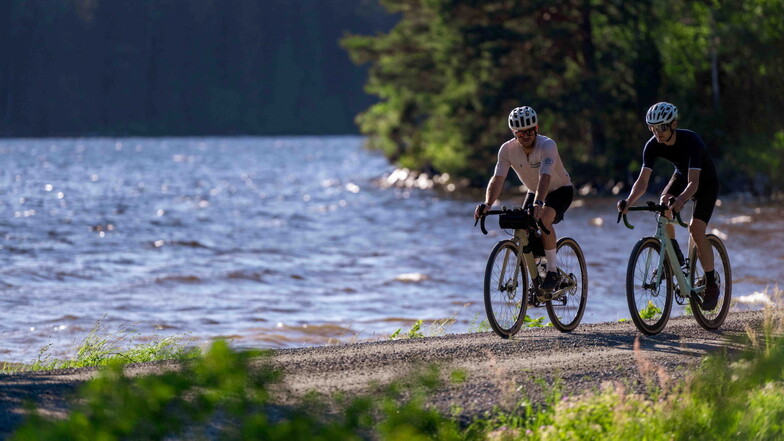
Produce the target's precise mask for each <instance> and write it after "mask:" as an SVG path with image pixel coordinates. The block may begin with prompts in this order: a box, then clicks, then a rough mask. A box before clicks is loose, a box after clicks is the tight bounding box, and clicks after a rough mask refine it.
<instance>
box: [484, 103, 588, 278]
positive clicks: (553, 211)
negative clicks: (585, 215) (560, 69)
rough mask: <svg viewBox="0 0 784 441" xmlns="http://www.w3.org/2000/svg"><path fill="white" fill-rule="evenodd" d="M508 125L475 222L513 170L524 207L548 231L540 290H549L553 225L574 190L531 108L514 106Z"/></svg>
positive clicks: (555, 268) (553, 275)
mask: <svg viewBox="0 0 784 441" xmlns="http://www.w3.org/2000/svg"><path fill="white" fill-rule="evenodd" d="M508 122H509V129H510V130H511V131H512V134H513V135H514V138H512V139H510V140H509V141H506V142H505V143H504V144H503V145H501V148H500V149H499V151H498V162H497V163H496V165H495V172H494V173H493V177H492V178H490V182H489V183H488V184H487V191H486V194H485V200H484V202H483V203H481V204H479V205H478V206H477V207H476V210H474V219H478V218H479V217H480V216H481V215H482V214H484V213H485V212H487V211H488V210H489V209H490V207H491V206H492V205H493V203H494V202H495V201H496V200H497V199H498V197H499V196H500V195H501V190H502V189H503V186H504V181H505V180H506V176H507V174H508V173H509V169H510V168H512V169H513V170H514V171H515V173H517V176H518V177H519V178H520V180H521V181H522V182H523V184H524V185H525V186H526V187H527V188H528V193H527V194H526V198H525V202H523V208H526V209H530V210H533V216H534V218H535V219H536V220H540V221H541V222H542V225H544V227H545V228H547V230H549V232H550V233H549V234H547V233H544V232H542V244H543V245H544V252H545V258H546V259H547V275H546V276H545V279H544V282H543V283H542V285H541V288H542V289H543V290H545V291H551V290H553V289H555V288H557V287H558V284H559V282H560V276H559V274H558V266H557V264H556V260H555V256H556V253H555V251H556V243H557V237H556V234H555V229H554V228H553V224H556V223H558V222H560V221H561V220H563V216H564V213H566V210H567V209H568V208H569V206H570V205H571V204H572V199H573V198H574V187H572V180H571V178H569V173H567V172H566V169H565V168H564V166H563V162H562V161H561V156H560V155H559V154H558V147H557V146H556V144H555V141H553V140H552V139H550V138H548V137H546V136H544V135H540V134H539V133H538V131H539V119H538V116H537V114H536V111H534V109H532V108H531V107H528V106H523V107H517V108H515V109H513V110H512V112H511V113H510V114H509V121H508Z"/></svg>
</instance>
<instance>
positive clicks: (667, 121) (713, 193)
mask: <svg viewBox="0 0 784 441" xmlns="http://www.w3.org/2000/svg"><path fill="white" fill-rule="evenodd" d="M645 122H646V123H647V124H648V129H649V130H650V131H651V132H652V133H653V136H652V137H651V139H649V140H648V142H647V143H646V144H645V148H644V149H643V154H642V161H643V162H642V170H640V176H639V177H638V178H637V181H635V183H634V185H633V186H632V189H631V191H630V192H629V196H628V197H627V198H626V199H623V200H621V201H619V202H618V211H620V212H621V213H626V210H627V209H628V207H629V206H631V205H632V204H634V203H635V202H636V201H637V199H639V198H640V197H641V196H642V195H643V194H645V192H646V191H647V189H648V181H649V179H650V177H651V171H652V167H653V163H654V162H655V161H656V158H664V159H666V160H668V161H670V162H671V163H672V164H673V165H674V166H675V172H674V173H673V175H672V178H670V182H669V183H668V184H667V186H666V187H665V188H664V191H663V192H662V195H661V202H660V203H662V204H668V205H670V207H671V208H672V210H673V211H676V212H679V211H681V210H682V209H683V207H684V205H686V203H687V202H688V201H689V200H690V199H694V200H695V204H694V211H693V214H692V219H691V222H690V223H689V234H690V235H691V239H692V240H693V241H694V243H695V244H696V245H697V253H698V255H699V258H700V262H702V268H703V270H705V278H706V289H705V297H704V299H703V303H702V309H705V310H711V309H713V308H715V307H716V303H717V302H718V299H719V287H718V285H717V283H716V274H715V272H714V268H713V265H714V261H713V250H712V249H711V246H710V243H708V240H707V239H706V237H705V231H706V230H707V227H708V222H709V221H710V218H711V215H712V214H713V207H714V206H715V205H716V199H717V197H718V194H719V179H718V176H717V174H716V168H715V167H714V165H713V160H712V159H711V157H710V154H709V153H708V148H707V146H706V145H705V143H704V142H703V141H702V139H701V138H700V136H699V135H697V134H696V133H695V132H693V131H691V130H685V129H678V109H677V108H676V107H675V106H674V105H672V104H670V103H667V102H660V103H656V104H654V105H653V106H651V107H650V108H649V109H648V112H647V113H646V115H645ZM667 235H668V236H669V237H670V239H671V240H672V244H673V247H674V248H675V251H676V254H677V255H678V260H680V264H681V265H683V263H684V262H683V253H682V252H681V251H680V247H679V246H678V242H676V241H675V227H673V226H672V225H668V228H667Z"/></svg>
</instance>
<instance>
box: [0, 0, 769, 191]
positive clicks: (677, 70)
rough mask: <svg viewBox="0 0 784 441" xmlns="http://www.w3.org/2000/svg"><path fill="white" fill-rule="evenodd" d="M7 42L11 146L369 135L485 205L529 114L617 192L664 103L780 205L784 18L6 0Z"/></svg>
mask: <svg viewBox="0 0 784 441" xmlns="http://www.w3.org/2000/svg"><path fill="white" fill-rule="evenodd" d="M0 39H2V41H3V44H0V136H5V137H14V136H25V137H27V136H36V137H40V136H96V135H100V136H128V135H134V136H162V135H175V136H176V135H281V134H347V133H358V131H359V132H361V133H363V134H365V135H367V136H368V143H369V145H370V146H371V147H374V148H378V149H380V150H382V151H384V152H385V154H386V155H387V156H388V157H389V158H390V159H392V160H393V161H394V162H395V163H397V164H399V165H401V166H403V167H408V168H410V169H413V170H417V171H427V172H428V173H430V174H433V173H441V174H442V176H445V175H444V174H448V175H449V176H451V180H452V182H455V183H466V184H469V185H474V186H478V187H481V186H483V185H484V184H485V183H486V180H487V177H488V174H489V173H490V171H491V170H492V166H493V162H494V159H495V155H496V152H497V147H498V146H499V145H500V143H501V142H503V141H504V140H505V139H507V138H508V137H509V133H508V131H507V129H506V125H505V119H506V116H507V115H508V113H509V111H510V110H511V109H512V108H513V107H516V106H519V105H523V104H526V105H531V106H533V107H534V108H535V109H536V110H537V111H538V112H539V115H540V118H541V127H540V129H541V130H540V131H541V133H543V134H547V135H549V136H551V137H553V138H554V139H556V141H557V142H558V144H559V147H560V151H561V155H562V157H563V158H564V160H565V162H566V163H567V166H568V169H569V171H570V173H571V174H572V176H573V177H574V178H575V180H576V181H577V182H578V183H579V184H584V183H589V184H592V185H593V188H594V189H595V190H598V191H608V190H610V189H611V188H616V189H617V187H616V185H617V183H618V182H627V183H628V182H629V181H630V180H632V179H633V178H634V177H635V176H634V175H635V174H636V172H637V170H638V169H639V157H640V149H641V147H642V144H643V143H644V141H645V140H646V139H647V137H648V136H649V133H648V132H647V130H646V127H645V125H644V124H643V123H642V121H643V115H644V113H645V110H646V109H647V108H648V106H650V105H651V104H653V103H654V102H656V101H660V100H666V101H671V102H673V103H675V104H676V105H677V106H678V107H679V109H680V113H681V127H684V128H691V129H694V130H696V131H698V132H699V133H700V134H701V135H702V136H703V138H704V139H705V140H706V142H707V143H708V145H709V147H710V149H711V151H712V153H713V154H714V156H715V158H716V159H717V162H718V166H719V169H720V172H721V173H722V177H723V178H724V179H723V181H724V184H725V189H731V190H741V191H751V192H753V193H756V194H772V193H774V192H777V191H779V192H780V191H782V190H783V189H784V174H781V173H778V171H779V169H780V168H782V167H783V166H784V123H782V115H784V57H782V55H781V54H783V53H784V0H743V1H741V0H699V1H688V0H671V1H664V0H647V1H639V2H638V1H622V0H558V1H551V0H526V1H519V0H482V1H477V0H305V1H291V0H223V1H219V0H137V1H133V2H132V1H127V0H126V1H123V0H120V1H109V0H5V1H3V2H0ZM352 61H353V62H352Z"/></svg>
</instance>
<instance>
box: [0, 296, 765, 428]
mask: <svg viewBox="0 0 784 441" xmlns="http://www.w3.org/2000/svg"><path fill="white" fill-rule="evenodd" d="M762 319H763V313H762V312H761V311H748V312H738V313H732V314H730V316H729V318H728V319H727V322H726V323H725V324H724V326H722V328H721V330H720V331H718V332H708V331H705V330H703V329H702V328H700V327H699V326H698V325H697V323H696V322H695V321H694V319H692V318H690V317H679V318H674V319H671V320H670V322H669V324H668V325H667V327H666V328H665V330H664V332H662V333H661V334H659V335H656V336H651V337H649V336H642V335H641V334H639V333H638V332H637V331H636V329H635V328H634V325H633V324H632V323H631V322H624V323H619V322H613V323H600V324H583V325H580V326H579V327H578V328H577V329H576V330H575V331H573V332H571V333H568V334H564V333H560V332H558V331H557V330H555V329H553V328H535V329H525V330H523V331H521V332H520V333H519V334H518V335H517V336H515V337H514V338H512V339H509V340H503V339H501V338H499V337H497V336H495V335H494V334H492V333H489V332H485V333H475V334H454V335H447V336H443V337H430V338H422V339H412V340H397V341H383V342H370V343H357V344H351V345H341V346H325V347H312V348H299V349H284V350H277V351H275V353H274V354H275V355H274V360H275V363H277V364H278V366H280V367H281V368H282V369H283V371H284V373H285V377H284V383H285V386H286V387H287V388H288V389H289V390H291V391H292V392H294V394H295V395H299V394H302V393H305V392H308V391H318V392H321V393H324V394H330V393H333V392H337V391H344V392H354V393H361V392H364V391H367V390H368V388H369V384H370V383H371V382H374V381H375V382H379V383H386V382H389V381H391V380H394V379H397V378H400V377H401V376H403V375H405V374H406V373H408V372H411V371H412V370H413V369H415V368H416V367H418V366H425V365H429V364H432V363H436V364H438V365H439V366H441V367H442V371H443V372H450V371H452V370H454V369H460V370H463V371H465V372H466V373H467V378H466V381H465V382H463V383H461V384H460V385H450V386H448V387H446V388H444V389H442V390H440V391H439V392H437V393H436V394H435V395H434V396H433V397H432V401H433V403H435V404H436V405H437V406H439V407H440V408H442V409H443V410H447V409H449V408H450V407H451V406H453V405H456V406H459V407H460V408H461V409H462V415H463V416H464V417H465V418H470V417H472V416H475V415H479V414H482V413H483V412H485V411H488V410H491V409H492V408H493V407H494V406H501V407H507V406H511V405H513V404H514V403H515V402H516V401H517V400H519V399H520V398H521V394H525V396H527V397H528V398H529V399H531V400H533V401H541V400H542V399H543V398H544V396H545V394H546V393H547V392H548V391H549V390H550V387H549V385H550V384H552V383H553V382H555V381H556V380H558V381H559V382H560V384H561V387H562V391H563V392H564V393H565V394H574V393H580V392H583V391H586V390H594V389H597V388H598V387H600V386H601V384H602V383H604V382H606V381H619V382H621V383H623V384H625V385H626V386H627V387H630V388H632V389H636V390H640V391H642V390H644V386H645V384H647V383H649V382H650V381H653V382H655V384H660V381H661V379H662V378H666V379H667V380H666V381H671V380H676V379H679V378H683V377H684V376H685V375H686V373H687V372H688V370H689V368H691V367H693V366H695V365H696V364H697V363H698V362H699V360H700V359H701V358H702V357H703V356H704V355H706V354H707V353H710V352H712V351H715V350H719V349H721V348H723V347H728V345H730V343H729V342H728V337H731V336H736V335H742V334H745V330H746V329H747V327H751V328H753V329H759V328H760V327H761V323H762ZM635 346H638V347H639V350H635ZM172 368H176V364H174V363H172V362H165V363H149V364H139V365H133V366H129V367H128V368H127V371H128V373H129V374H130V375H144V374H149V373H155V372H160V371H161V370H165V369H172ZM95 373H96V370H95V369H91V368H84V369H68V370H62V371H49V372H38V373H18V374H6V375H0V439H4V438H5V437H7V436H8V434H9V433H10V432H12V431H13V429H14V427H16V426H17V425H18V424H19V423H20V422H21V421H22V418H23V415H24V412H25V411H24V403H25V402H26V401H28V400H32V401H34V402H36V403H37V405H38V407H39V408H40V409H41V410H43V411H44V412H45V413H47V414H50V415H54V416H58V415H60V416H61V415H65V414H66V412H67V409H68V400H67V396H68V395H69V394H70V393H71V392H73V391H74V390H75V389H76V388H77V387H78V385H80V384H81V383H83V382H84V381H86V380H89V379H90V378H92V377H93V376H94V375H95ZM541 380H544V383H545V384H544V385H543V382H542V381H541Z"/></svg>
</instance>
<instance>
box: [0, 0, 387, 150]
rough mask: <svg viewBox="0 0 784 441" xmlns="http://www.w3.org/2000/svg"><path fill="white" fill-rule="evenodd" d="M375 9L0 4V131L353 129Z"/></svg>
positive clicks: (354, 2)
mask: <svg viewBox="0 0 784 441" xmlns="http://www.w3.org/2000/svg"><path fill="white" fill-rule="evenodd" d="M396 20H397V17H396V16H394V15H390V14H386V13H385V12H384V11H383V9H382V8H381V6H379V4H378V2H377V1H376V0H306V1H291V0H135V1H128V0H3V1H2V2H0V41H2V44H0V136H63V135H65V136H83V135H227V134H228V135H232V134H242V135H246V134H247V135H253V134H329V133H338V134H345V133H357V128H356V125H355V124H354V117H355V116H356V114H357V113H358V112H359V111H361V110H363V109H365V108H367V107H368V106H369V105H371V104H372V103H373V102H375V99H374V98H373V97H371V96H370V95H368V94H366V93H365V92H364V90H363V84H364V82H365V80H366V78H367V69H366V68H357V67H356V66H355V65H354V64H352V62H351V60H350V59H349V56H348V54H347V53H346V52H345V51H344V50H343V49H342V48H341V47H340V46H339V44H338V42H339V39H340V38H341V37H342V36H343V35H344V34H346V33H347V32H353V33H367V34H373V33H375V32H377V31H382V30H384V31H386V30H389V28H391V26H392V25H393V24H394V23H395V21H396Z"/></svg>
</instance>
